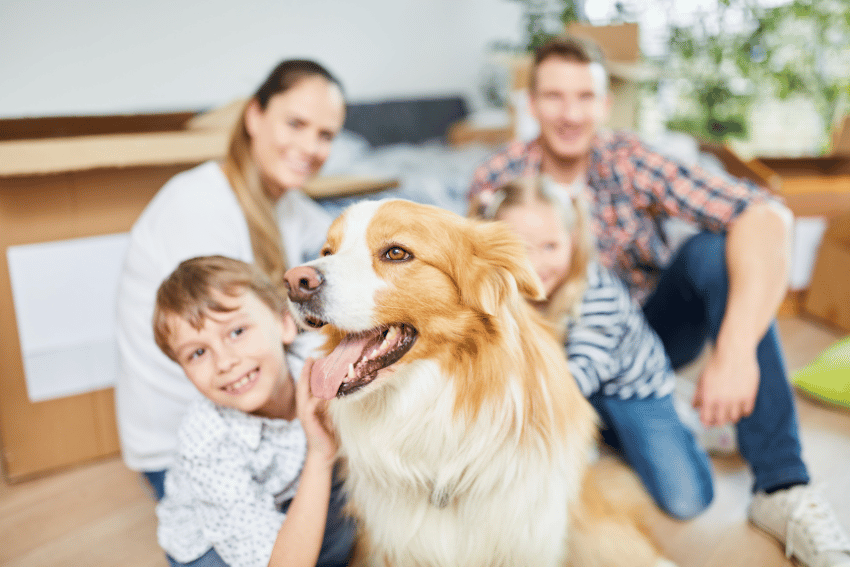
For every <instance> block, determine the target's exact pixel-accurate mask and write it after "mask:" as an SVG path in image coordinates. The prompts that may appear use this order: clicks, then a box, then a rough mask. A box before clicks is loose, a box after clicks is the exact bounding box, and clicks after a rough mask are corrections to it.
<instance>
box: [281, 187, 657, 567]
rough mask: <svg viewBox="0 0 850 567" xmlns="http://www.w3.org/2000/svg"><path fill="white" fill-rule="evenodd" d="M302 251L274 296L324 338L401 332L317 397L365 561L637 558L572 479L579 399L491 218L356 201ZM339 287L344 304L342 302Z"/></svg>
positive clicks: (582, 464)
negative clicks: (286, 293)
mask: <svg viewBox="0 0 850 567" xmlns="http://www.w3.org/2000/svg"><path fill="white" fill-rule="evenodd" d="M306 266H307V269H310V270H315V271H316V272H317V273H319V274H321V278H320V279H319V281H321V282H322V287H320V288H318V289H317V290H311V291H315V294H314V295H313V296H311V297H310V300H309V302H307V301H306V300H304V299H303V298H302V301H300V302H292V308H293V311H294V312H295V314H296V318H297V319H300V320H301V321H302V323H303V322H304V320H305V318H306V317H311V318H312V319H313V321H315V320H317V319H318V320H320V321H321V322H322V323H327V325H326V326H325V331H326V333H327V335H328V338H329V341H328V343H329V345H328V350H329V352H330V351H331V350H333V348H334V347H336V346H337V345H339V344H340V343H343V342H344V341H350V340H352V339H351V338H350V337H359V336H361V335H369V334H370V333H374V332H375V330H376V329H386V328H389V327H393V326H396V325H399V324H403V325H404V326H406V328H408V329H411V328H412V329H415V330H416V339H415V343H414V344H413V346H412V348H410V349H409V351H406V352H405V354H404V355H403V356H402V357H401V359H400V360H398V361H397V362H395V363H394V364H392V365H390V366H389V367H387V368H384V369H382V370H380V371H378V372H377V373H376V374H375V375H374V376H371V377H370V378H369V379H368V380H366V384H365V385H364V386H362V387H360V388H359V390H357V391H354V392H353V393H351V394H348V395H345V396H342V395H339V396H337V397H336V398H335V399H333V400H332V402H331V405H330V410H331V414H332V416H333V419H334V423H335V425H336V428H337V432H338V437H339V441H340V447H341V454H342V455H343V456H344V457H345V459H346V461H347V468H348V478H347V481H346V482H347V489H348V492H349V498H350V503H349V504H350V509H351V511H352V513H353V514H354V516H355V517H356V518H357V520H358V522H359V527H360V529H361V533H360V547H359V551H360V554H361V560H362V561H363V562H364V563H365V564H369V565H380V566H387V567H389V566H404V567H407V566H423V567H424V566H435V567H436V566H445V567H458V566H481V567H483V566H488V567H495V566H505V567H515V566H519V565H523V566H537V565H539V566H563V565H575V566H579V565H581V566H584V567H591V566H594V565H607V566H611V567H616V566H620V565H622V566H626V565H628V566H629V567H637V566H642V565H643V566H651V565H653V564H655V562H656V560H658V554H657V552H656V551H655V549H654V548H653V547H652V545H650V544H649V543H648V541H647V540H646V538H645V537H644V536H643V535H642V534H641V533H640V532H639V531H638V530H636V529H635V527H634V524H633V523H632V522H631V521H630V520H629V519H628V518H625V517H622V516H621V515H620V514H619V513H618V512H617V511H616V510H615V509H614V508H613V507H611V506H610V504H609V503H608V502H607V501H606V500H605V499H604V498H601V497H599V495H598V494H596V493H595V492H594V490H595V488H594V485H593V484H592V483H591V482H587V481H586V480H585V472H586V470H587V466H586V465H587V458H588V454H589V450H590V447H591V444H592V443H593V440H594V435H595V427H596V423H595V414H594V412H593V410H592V408H591V406H590V405H589V404H588V403H587V401H586V400H585V399H584V397H583V396H582V395H581V393H580V392H579V390H578V388H577V386H576V384H575V382H574V380H573V379H572V378H571V376H570V374H569V370H568V367H567V364H566V360H565V356H564V351H563V345H562V344H560V342H559V341H558V340H557V339H556V338H555V335H554V332H553V330H552V329H551V328H549V326H548V325H547V323H545V322H544V320H543V319H542V317H541V316H539V315H538V313H537V312H536V311H535V310H534V309H533V308H531V307H530V306H529V304H528V302H527V301H526V299H528V298H531V299H539V298H540V296H541V294H542V291H541V288H540V283H539V280H538V279H537V277H536V275H535V274H534V271H533V270H532V268H531V266H530V264H529V262H528V260H527V259H526V257H525V252H524V248H523V246H522V245H521V244H520V242H519V241H518V240H517V239H516V238H515V237H514V235H513V234H512V233H511V232H510V231H509V230H508V229H507V228H506V227H505V226H502V225H501V224H500V223H480V222H476V221H471V220H467V219H464V218H462V217H460V216H458V215H454V214H452V213H449V212H446V211H443V210H441V209H437V208H434V207H428V206H424V205H416V204H413V203H409V202H405V201H398V200H395V201H386V202H379V203H361V204H358V205H355V206H354V207H352V208H350V209H348V210H347V211H346V213H344V214H343V216H341V217H340V218H339V219H338V220H337V221H336V222H335V223H334V225H333V226H332V227H331V229H330V232H329V234H328V240H327V245H326V247H325V249H324V252H323V257H322V258H320V259H318V260H316V261H314V262H311V263H309V264H307V265H306ZM352 297H356V298H358V299H359V301H358V302H357V306H356V310H357V314H356V315H353V316H352V315H350V314H344V313H342V311H344V310H345V309H346V305H350V304H352V303H355V302H354V301H352ZM352 309H354V308H353V307H352ZM391 346H392V345H391ZM391 346H390V347H388V348H391ZM358 348H359V347H358ZM347 379H348V378H347ZM334 387H335V386H334ZM334 391H336V390H334ZM340 391H341V390H340Z"/></svg>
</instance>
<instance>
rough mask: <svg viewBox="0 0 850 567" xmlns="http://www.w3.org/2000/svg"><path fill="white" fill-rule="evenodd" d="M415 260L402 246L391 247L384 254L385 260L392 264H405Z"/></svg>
mask: <svg viewBox="0 0 850 567" xmlns="http://www.w3.org/2000/svg"><path fill="white" fill-rule="evenodd" d="M411 258H413V254H411V253H410V252H408V251H407V250H405V249H404V248H402V247H400V246H390V247H389V248H387V250H386V252H384V259H386V260H389V261H390V262H405V261H407V260H410V259H411Z"/></svg>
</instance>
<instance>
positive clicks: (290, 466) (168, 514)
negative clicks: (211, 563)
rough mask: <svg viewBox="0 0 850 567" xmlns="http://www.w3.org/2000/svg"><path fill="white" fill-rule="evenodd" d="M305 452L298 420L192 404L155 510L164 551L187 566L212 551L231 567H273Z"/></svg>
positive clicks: (304, 442)
mask: <svg viewBox="0 0 850 567" xmlns="http://www.w3.org/2000/svg"><path fill="white" fill-rule="evenodd" d="M306 454H307V441H306V438H305V436H304V430H303V429H302V427H301V423H300V422H299V421H298V420H297V419H296V420H293V421H287V420H284V419H267V418H263V417H257V416H254V415H250V414H246V413H243V412H241V411H238V410H235V409H232V408H225V407H220V406H217V405H215V404H213V403H212V402H211V401H209V400H207V399H206V398H205V399H202V400H199V401H197V402H195V403H194V404H192V405H191V406H190V409H189V412H188V413H187V415H186V417H185V419H184V420H183V423H182V424H181V427H180V430H179V434H178V454H177V459H176V462H175V463H174V466H173V467H172V468H171V469H169V471H168V473H167V474H166V477H165V497H164V498H163V500H162V501H161V502H160V503H159V505H158V506H157V509H156V513H157V517H158V519H159V527H158V531H157V536H158V539H159V543H160V546H162V548H163V549H164V550H165V551H166V553H168V555H170V556H171V557H172V558H174V559H175V560H177V561H179V562H181V563H188V562H190V561H192V560H194V559H197V558H198V557H200V556H201V555H203V554H204V553H206V552H207V551H208V550H209V549H210V548H215V550H216V552H217V553H218V554H219V555H220V556H221V558H222V559H224V561H225V562H226V563H227V564H228V565H230V566H231V567H242V566H244V567H253V566H263V567H265V566H266V565H268V562H269V558H270V557H271V552H272V548H273V546H274V543H275V539H276V538H277V534H278V531H280V527H281V525H282V523H283V520H284V517H285V514H284V513H282V512H281V511H280V506H281V504H282V503H283V502H285V501H286V500H289V499H291V498H292V497H294V496H295V492H296V490H297V488H298V479H299V476H300V474H301V469H302V467H303V465H304V460H305V457H306Z"/></svg>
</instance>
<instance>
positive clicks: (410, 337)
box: [310, 323, 417, 400]
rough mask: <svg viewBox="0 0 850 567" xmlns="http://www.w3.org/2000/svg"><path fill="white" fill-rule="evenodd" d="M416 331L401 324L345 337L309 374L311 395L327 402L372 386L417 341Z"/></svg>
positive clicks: (317, 362) (318, 361)
mask: <svg viewBox="0 0 850 567" xmlns="http://www.w3.org/2000/svg"><path fill="white" fill-rule="evenodd" d="M416 336H417V332H416V329H414V328H413V327H411V326H410V325H406V324H404V323H396V324H394V325H389V326H385V327H379V328H377V329H373V330H371V331H365V332H362V333H356V334H352V335H348V336H347V337H345V339H343V341H342V342H341V343H339V345H338V346H337V347H336V348H335V349H334V350H333V352H331V353H330V354H329V355H328V356H327V357H325V358H323V359H321V360H317V361H316V363H315V364H314V365H313V371H312V373H311V375H310V389H311V390H312V392H313V395H314V396H316V397H319V398H324V399H326V400H329V399H331V398H333V397H335V396H345V395H348V394H351V393H353V392H356V391H357V390H359V389H360V388H362V387H363V386H366V385H367V384H369V383H371V382H372V380H374V379H375V378H376V377H377V376H378V371H379V370H381V369H383V368H386V367H388V366H391V365H393V364H395V363H396V362H398V361H399V359H401V357H403V356H404V355H405V354H406V353H407V352H408V351H409V350H410V349H411V347H413V343H415V342H416Z"/></svg>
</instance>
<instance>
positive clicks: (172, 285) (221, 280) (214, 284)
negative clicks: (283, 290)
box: [153, 256, 287, 362]
mask: <svg viewBox="0 0 850 567" xmlns="http://www.w3.org/2000/svg"><path fill="white" fill-rule="evenodd" d="M245 291H251V292H253V293H254V295H256V296H257V298H259V299H260V301H262V302H263V303H265V304H266V306H268V308H269V309H271V310H272V311H274V312H275V313H280V314H282V313H284V312H285V311H286V308H287V307H286V300H285V299H284V298H283V297H281V295H280V293H278V291H277V288H276V287H275V286H274V284H272V282H271V280H270V279H269V277H268V276H267V275H266V274H265V273H263V271H262V270H260V269H259V268H258V267H256V266H254V265H253V264H248V263H246V262H242V261H241V260H234V259H233V258H226V257H224V256H201V257H198V258H190V259H189V260H184V261H183V262H181V263H180V265H179V266H177V268H176V269H175V270H174V271H173V272H172V273H171V275H169V276H168V277H167V278H165V280H164V281H163V282H162V284H160V286H159V290H157V292H156V305H155V307H154V313H153V336H154V340H155V341H156V344H157V346H159V348H160V349H161V350H162V352H164V353H165V354H166V356H168V358H170V359H171V360H174V361H175V362H176V361H177V355H176V353H175V352H174V350H173V349H172V348H171V344H170V340H171V338H172V337H171V335H172V333H173V329H172V328H171V326H170V325H169V320H170V318H171V317H172V316H177V317H179V318H181V319H183V320H185V321H187V322H188V323H189V324H190V325H192V327H193V328H195V329H200V328H201V327H203V325H204V320H205V319H206V317H207V316H208V315H209V313H211V312H213V313H226V312H228V311H232V308H230V307H226V306H224V305H222V304H221V302H219V301H217V300H216V294H219V295H221V294H223V295H228V296H231V297H235V296H237V295H240V294H242V293H244V292H245Z"/></svg>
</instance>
